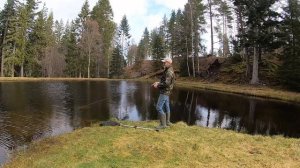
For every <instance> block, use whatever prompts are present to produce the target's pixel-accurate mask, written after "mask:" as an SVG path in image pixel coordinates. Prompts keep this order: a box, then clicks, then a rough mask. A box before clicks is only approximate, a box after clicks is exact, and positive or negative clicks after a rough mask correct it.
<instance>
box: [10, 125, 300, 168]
mask: <svg viewBox="0 0 300 168" xmlns="http://www.w3.org/2000/svg"><path fill="white" fill-rule="evenodd" d="M126 124H131V125H138V126H145V127H154V126H155V125H156V124H157V123H156V122H138V123H131V122H127V123H126ZM4 167H7V168H10V167H12V168H16V167H20V168H21V167H26V168H27V167H32V168H34V167H41V168H44V167H51V168H52V167H54V168H55V167H82V168H84V167H87V168H92V167H101V168H102V167H103V168H105V167H122V168H123V167H172V168H173V167H251V168H252V167H272V168H273V167H300V140H299V139H293V138H283V137H280V136H276V137H264V136H251V135H247V134H241V133H236V132H233V131H227V130H222V129H207V128H203V127H197V126H193V127H188V126H187V125H185V124H184V123H177V124H175V125H174V126H172V127H171V128H167V129H165V130H162V131H160V132H155V131H148V130H141V129H133V128H124V127H98V126H96V125H95V126H93V127H88V128H83V129H80V130H76V131H74V132H72V133H68V134H65V135H61V136H58V137H53V138H47V139H44V140H42V141H39V142H34V143H33V144H32V145H31V146H30V147H29V148H28V150H26V151H25V152H19V153H17V154H16V156H15V157H14V159H13V160H12V161H11V162H10V163H8V164H6V165H5V166H4Z"/></svg>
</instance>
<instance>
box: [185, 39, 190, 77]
mask: <svg viewBox="0 0 300 168" xmlns="http://www.w3.org/2000/svg"><path fill="white" fill-rule="evenodd" d="M185 42H186V43H185V45H186V66H187V69H188V74H189V76H191V72H190V66H189V48H188V44H187V37H186V39H185Z"/></svg>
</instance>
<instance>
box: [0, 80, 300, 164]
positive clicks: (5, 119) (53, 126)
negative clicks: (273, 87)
mask: <svg viewBox="0 0 300 168" xmlns="http://www.w3.org/2000/svg"><path fill="white" fill-rule="evenodd" d="M157 97H158V91H157V90H155V89H153V88H151V87H150V84H149V83H143V82H126V81H101V82H99V81H97V82H96V81H84V82H74V81H72V82H5V83H0V164H1V163H4V162H5V161H6V160H7V159H8V157H9V154H10V151H11V150H13V149H15V148H18V147H20V146H24V145H25V144H28V143H29V142H31V141H34V140H38V139H41V138H43V137H48V136H55V135H59V134H63V133H66V132H70V131H72V130H74V129H77V128H81V127H84V126H89V125H90V124H91V123H93V122H97V121H99V120H107V119H109V118H111V117H114V118H119V119H122V120H131V121H145V120H155V119H157V112H156V110H155V104H156V101H157ZM171 111H172V116H171V121H172V122H179V121H183V122H186V123H187V124H188V125H198V126H204V127H210V128H211V127H219V128H223V129H229V130H235V131H237V132H242V133H248V134H262V135H283V136H286V137H296V138H299V137H300V105H299V104H293V103H285V102H279V101H270V100H266V99H257V98H253V97H245V96H239V95H233V94H224V93H218V92H211V91H195V90H188V89H180V88H176V89H175V90H174V92H173V94H172V95H171Z"/></svg>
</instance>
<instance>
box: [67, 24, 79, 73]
mask: <svg viewBox="0 0 300 168" xmlns="http://www.w3.org/2000/svg"><path fill="white" fill-rule="evenodd" d="M65 27H66V28H65V32H64V35H63V37H62V41H63V44H64V45H65V47H64V48H65V51H64V52H65V62H66V69H65V73H66V75H67V76H68V77H78V76H80V72H81V69H82V68H83V67H81V66H80V64H79V61H80V59H79V48H78V46H77V40H76V36H77V32H76V26H75V23H74V22H73V21H72V22H71V24H70V25H69V23H67V24H66V26H65Z"/></svg>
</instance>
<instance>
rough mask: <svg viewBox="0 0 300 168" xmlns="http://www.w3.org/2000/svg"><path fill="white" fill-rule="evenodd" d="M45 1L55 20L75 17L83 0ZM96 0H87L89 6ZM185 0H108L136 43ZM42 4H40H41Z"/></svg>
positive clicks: (185, 0) (4, 0) (115, 15)
mask: <svg viewBox="0 0 300 168" xmlns="http://www.w3.org/2000/svg"><path fill="white" fill-rule="evenodd" d="M40 1H41V2H42V3H46V7H47V8H48V10H49V11H53V14H54V18H55V19H56V20H60V19H63V20H64V22H66V21H67V20H72V19H75V18H76V17H77V16H78V13H79V12H80V10H81V7H82V5H83V3H84V1H85V0H40ZM97 1H98V0H89V4H90V8H91V9H92V7H93V6H94V5H95V4H96V2H97ZM5 2H6V0H0V8H1V9H3V7H4V3H5ZM186 2H187V0H110V4H111V6H112V9H113V12H114V21H115V22H116V23H118V24H119V23H120V21H121V19H122V17H123V16H124V15H126V16H127V19H128V22H129V26H130V28H131V30H130V33H131V35H132V37H133V38H134V39H135V42H136V43H138V41H139V40H140V38H141V36H142V34H143V31H144V29H145V27H148V29H149V30H151V29H153V28H154V27H157V26H158V25H159V24H160V23H161V21H162V18H163V16H164V14H166V16H167V17H168V18H169V16H170V14H171V11H172V9H175V10H177V9H178V8H181V9H183V7H184V4H185V3H186ZM41 6H42V5H41Z"/></svg>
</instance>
